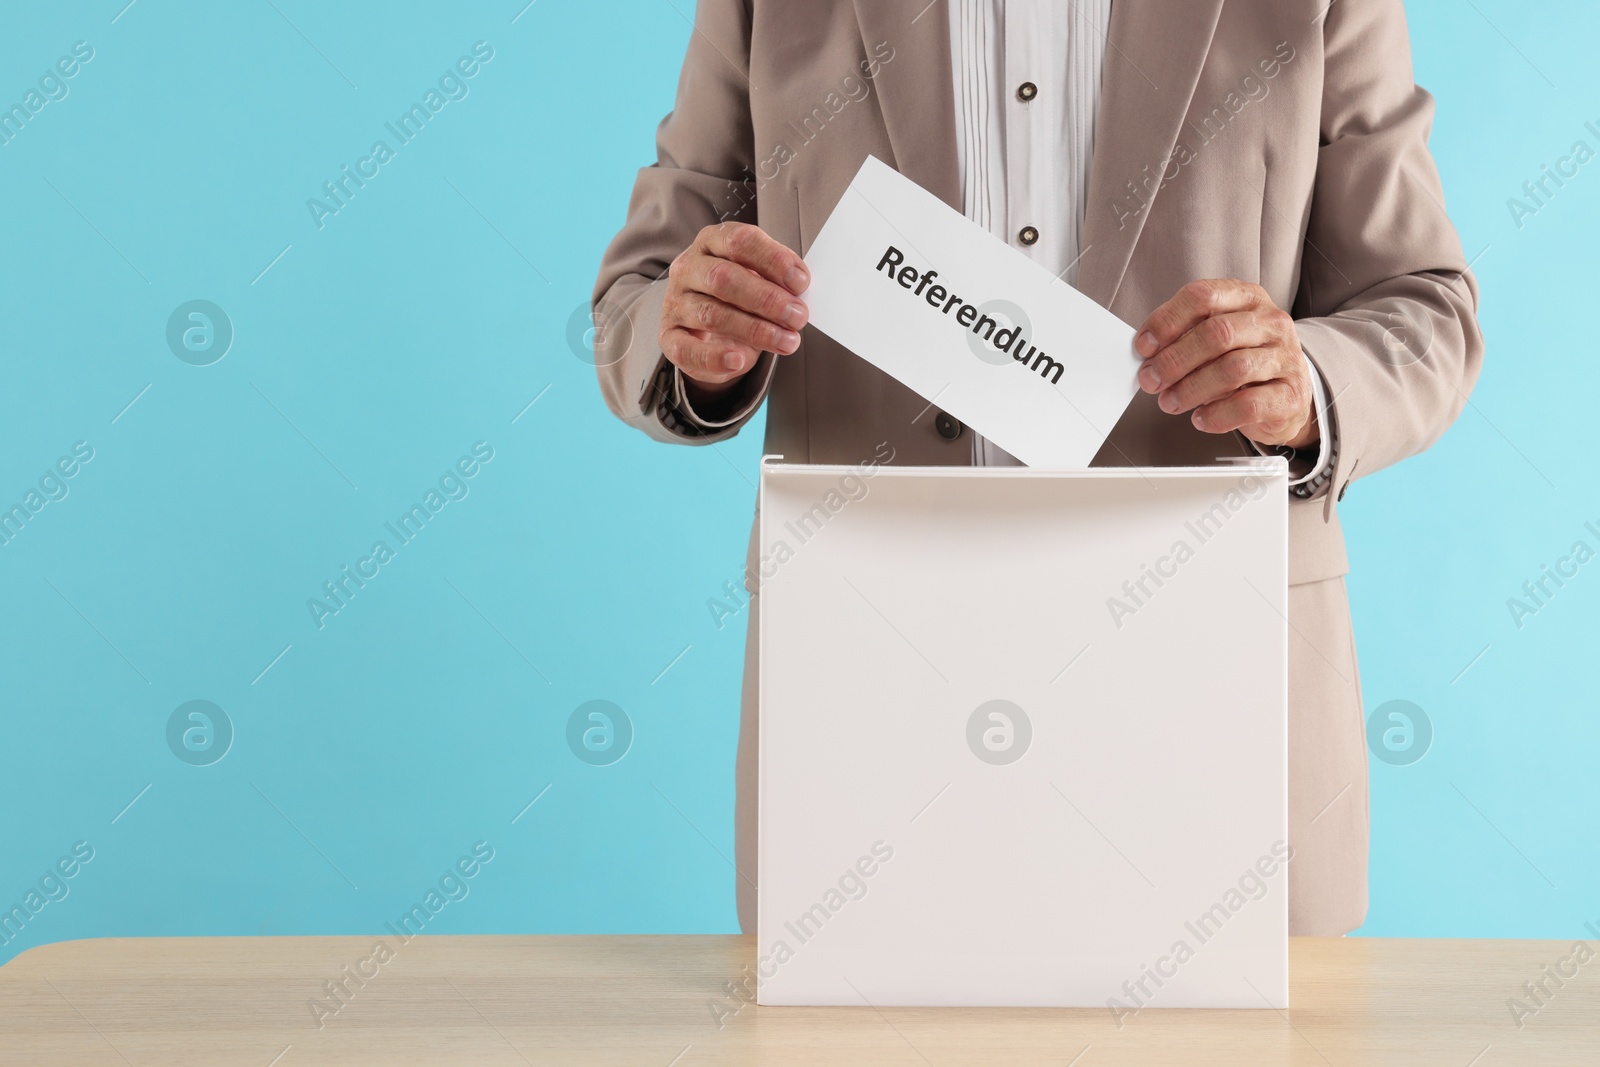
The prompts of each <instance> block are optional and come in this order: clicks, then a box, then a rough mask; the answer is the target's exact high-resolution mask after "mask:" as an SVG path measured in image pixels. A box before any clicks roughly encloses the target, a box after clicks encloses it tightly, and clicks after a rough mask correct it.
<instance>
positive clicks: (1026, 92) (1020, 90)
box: [1017, 82, 1039, 104]
mask: <svg viewBox="0 0 1600 1067" xmlns="http://www.w3.org/2000/svg"><path fill="white" fill-rule="evenodd" d="M1038 95H1039V87H1038V86H1037V85H1035V84H1033V83H1032V82H1023V83H1022V84H1021V85H1019V86H1017V99H1018V100H1021V101H1022V102H1023V103H1024V104H1026V103H1027V102H1028V101H1029V100H1032V99H1033V98H1034V97H1036V96H1038Z"/></svg>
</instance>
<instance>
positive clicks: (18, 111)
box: [0, 41, 94, 145]
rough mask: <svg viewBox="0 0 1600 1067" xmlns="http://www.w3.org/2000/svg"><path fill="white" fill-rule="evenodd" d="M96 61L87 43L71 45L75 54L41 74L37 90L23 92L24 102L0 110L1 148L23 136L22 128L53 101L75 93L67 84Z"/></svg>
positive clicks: (59, 61)
mask: <svg viewBox="0 0 1600 1067" xmlns="http://www.w3.org/2000/svg"><path fill="white" fill-rule="evenodd" d="M93 58H94V46H93V45H91V44H90V43H89V42H88V41H79V42H77V43H76V44H74V45H73V46H72V55H70V56H62V57H61V58H60V59H58V60H56V62H55V68H54V69H46V70H45V72H44V73H43V74H41V75H39V87H38V88H37V89H29V90H28V91H27V92H26V93H24V94H23V95H22V102H21V103H18V104H12V105H11V106H10V107H9V108H6V109H4V110H0V145H8V144H10V143H11V140H12V138H14V137H16V135H17V134H19V133H21V132H22V127H23V126H25V125H27V124H28V121H29V120H30V119H32V118H33V116H35V115H37V114H38V113H39V112H41V111H43V110H44V108H45V105H46V104H48V103H50V102H51V101H53V100H65V99H66V98H67V94H68V93H69V92H71V91H72V90H71V88H70V87H69V86H68V85H67V82H68V80H70V79H72V78H75V77H77V76H78V71H80V70H82V69H83V65H84V64H86V63H88V62H89V60H91V59H93Z"/></svg>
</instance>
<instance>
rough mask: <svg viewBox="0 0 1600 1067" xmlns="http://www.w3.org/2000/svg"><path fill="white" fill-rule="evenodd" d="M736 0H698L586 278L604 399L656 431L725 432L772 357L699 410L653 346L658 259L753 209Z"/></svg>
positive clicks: (689, 439)
mask: <svg viewBox="0 0 1600 1067" xmlns="http://www.w3.org/2000/svg"><path fill="white" fill-rule="evenodd" d="M750 25H751V22H750V11H749V8H748V5H747V2H746V0H700V2H699V3H698V4H697V5H696V11H695V23H694V30H693V32H692V33H691V34H690V38H689V49H688V53H687V55H686V56H685V57H684V61H683V72H682V74H681V75H680V76H679V79H678V93H677V100H676V102H675V104H674V106H673V110H672V112H671V114H669V115H668V116H667V117H666V118H665V119H663V120H662V122H661V125H660V127H659V128H658V129H657V131H656V162H655V163H654V164H652V165H650V166H648V167H645V168H643V169H641V170H640V171H639V175H638V177H637V179H636V180H635V181H634V185H633V197H632V200H631V201H630V203H629V205H628V218H627V222H626V223H625V224H624V226H623V227H622V230H621V232H620V233H618V234H617V236H616V237H615V238H614V239H613V240H612V242H611V245H610V247H608V248H607V249H606V252H605V256H604V257H603V258H602V260H601V263H600V276H599V278H598V280H597V281H596V282H595V287H594V295H593V299H592V310H593V314H594V323H595V335H594V336H595V340H594V355H595V367H596V370H597V371H598V373H599V377H600V391H601V393H602V395H603V396H604V397H605V401H606V406H607V407H609V408H610V409H611V411H612V412H613V413H614V414H615V415H616V416H617V417H618V418H620V419H622V421H624V422H626V423H628V424H629V425H630V426H635V427H637V428H638V429H640V430H643V431H644V432H645V433H647V434H649V435H650V436H651V437H653V438H656V439H657V440H661V441H673V442H681V443H687V444H707V443H710V442H713V441H720V440H722V439H724V438H727V437H732V436H733V435H734V434H735V433H737V432H738V431H739V428H740V427H741V426H743V425H744V423H745V422H747V421H749V419H750V417H751V416H752V415H754V414H755V412H756V409H757V408H758V407H760V405H761V401H762V399H763V398H764V397H765V395H766V392H767V388H768V386H769V385H770V384H771V380H772V373H773V368H774V366H775V365H776V357H774V356H773V355H772V353H770V352H767V353H762V355H761V358H760V359H759V360H758V361H757V363H756V365H755V366H754V367H753V368H751V370H750V371H749V373H747V374H746V375H745V376H744V378H743V379H742V381H741V388H740V389H738V390H736V391H735V392H734V393H733V394H732V395H731V396H729V397H725V398H722V399H721V400H720V401H719V410H718V411H716V412H697V411H696V410H695V409H694V408H693V407H692V406H691V405H690V403H689V402H688V399H687V398H686V396H685V394H684V389H683V384H684V383H683V377H682V375H681V374H680V373H679V372H678V369H677V368H676V367H675V366H673V364H672V363H671V362H670V361H668V360H667V358H666V357H665V356H664V355H663V354H662V352H661V346H660V342H659V334H660V327H661V300H662V296H663V295H664V293H665V291H666V286H667V279H666V273H667V268H668V267H669V266H670V265H671V263H672V261H673V259H674V258H676V257H677V256H678V254H679V253H681V252H682V251H683V250H684V249H686V248H688V247H689V245H690V243H691V242H693V240H694V238H695V235H696V234H698V233H699V232H700V230H701V229H703V228H704V227H706V226H709V225H712V224H714V223H718V222H728V221H738V222H749V221H753V220H754V217H755V175H754V167H755V160H754V154H755V153H754V141H755V135H754V133H753V130H752V125H751V118H750V78H749V73H750Z"/></svg>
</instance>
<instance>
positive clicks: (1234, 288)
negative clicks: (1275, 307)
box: [1134, 278, 1268, 359]
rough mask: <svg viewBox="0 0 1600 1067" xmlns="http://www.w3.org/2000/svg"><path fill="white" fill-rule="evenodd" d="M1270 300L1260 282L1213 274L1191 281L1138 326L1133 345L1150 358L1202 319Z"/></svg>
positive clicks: (1245, 308)
mask: <svg viewBox="0 0 1600 1067" xmlns="http://www.w3.org/2000/svg"><path fill="white" fill-rule="evenodd" d="M1266 301H1268V298H1267V294H1266V291H1265V290H1263V289H1262V288H1261V287H1260V286H1259V285H1254V284H1252V283H1250V282H1242V281H1239V280H1238V279H1237V278H1211V279H1207V280H1205V281H1198V282H1190V283H1189V284H1188V285H1186V286H1184V287H1183V288H1182V289H1179V290H1178V293H1177V295H1176V296H1174V297H1173V298H1172V299H1171V300H1168V301H1167V302H1166V303H1165V304H1162V305H1161V306H1160V307H1158V308H1156V309H1155V310H1154V311H1152V312H1151V313H1150V317H1149V318H1147V319H1145V321H1144V325H1142V326H1140V327H1139V333H1138V335H1137V336H1136V337H1135V338H1134V348H1135V349H1136V350H1137V351H1138V353H1139V354H1140V355H1141V356H1143V357H1145V358H1146V359H1149V358H1150V357H1151V356H1153V355H1155V354H1156V353H1157V352H1159V351H1161V349H1163V348H1165V347H1166V346H1167V345H1170V344H1172V342H1174V341H1176V340H1177V339H1178V338H1180V337H1182V336H1183V335H1184V334H1186V333H1188V332H1189V331H1190V330H1192V329H1194V327H1195V326H1196V324H1198V323H1199V322H1200V321H1201V320H1202V319H1206V318H1210V317H1211V316H1213V315H1223V314H1227V313H1229V312H1233V311H1245V310H1248V309H1249V308H1252V307H1255V306H1257V305H1258V304H1260V303H1263V302H1266Z"/></svg>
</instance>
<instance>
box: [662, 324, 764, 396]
mask: <svg viewBox="0 0 1600 1067" xmlns="http://www.w3.org/2000/svg"><path fill="white" fill-rule="evenodd" d="M661 351H662V352H663V353H664V354H665V355H666V357H667V358H668V359H669V360H671V361H672V362H673V363H675V364H677V366H678V369H679V370H681V371H683V373H685V374H687V375H688V376H689V377H691V378H693V379H695V380H696V381H701V382H709V383H711V384H720V383H722V382H726V381H731V380H732V379H734V378H737V377H739V375H741V374H743V373H744V372H745V371H747V370H749V369H750V368H751V367H753V366H755V365H756V359H757V357H758V356H759V355H760V353H759V352H757V351H756V350H755V349H753V348H751V347H750V346H749V345H745V344H741V343H739V342H737V341H732V340H729V339H728V338H726V337H716V336H714V335H711V334H705V333H700V332H697V331H695V330H689V329H685V328H684V327H682V326H674V327H673V328H672V329H670V330H666V331H663V332H662V334H661Z"/></svg>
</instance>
